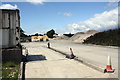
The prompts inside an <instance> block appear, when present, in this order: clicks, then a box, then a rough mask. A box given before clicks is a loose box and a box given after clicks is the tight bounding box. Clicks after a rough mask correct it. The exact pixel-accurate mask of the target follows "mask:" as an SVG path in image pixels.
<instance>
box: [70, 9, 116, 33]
mask: <svg viewBox="0 0 120 80" xmlns="http://www.w3.org/2000/svg"><path fill="white" fill-rule="evenodd" d="M117 27H118V8H115V9H113V10H110V11H105V12H103V13H99V14H95V15H94V17H92V18H89V19H87V20H85V21H81V22H78V23H73V24H68V31H69V32H71V33H76V32H84V31H87V30H98V31H104V30H108V29H114V28H117Z"/></svg>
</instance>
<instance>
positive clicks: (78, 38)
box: [69, 30, 98, 42]
mask: <svg viewBox="0 0 120 80" xmlns="http://www.w3.org/2000/svg"><path fill="white" fill-rule="evenodd" d="M96 33H98V31H96V30H89V31H87V32H85V33H84V32H78V33H76V34H74V35H73V36H72V37H71V38H70V39H69V40H71V41H74V42H83V41H84V40H86V39H87V38H88V37H90V36H91V35H94V34H96Z"/></svg>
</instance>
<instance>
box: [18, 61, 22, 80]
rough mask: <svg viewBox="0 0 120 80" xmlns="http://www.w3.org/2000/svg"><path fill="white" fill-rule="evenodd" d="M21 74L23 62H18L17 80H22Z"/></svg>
mask: <svg viewBox="0 0 120 80" xmlns="http://www.w3.org/2000/svg"><path fill="white" fill-rule="evenodd" d="M22 74H23V62H21V63H20V69H19V74H18V80H22Z"/></svg>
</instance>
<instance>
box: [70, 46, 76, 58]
mask: <svg viewBox="0 0 120 80" xmlns="http://www.w3.org/2000/svg"><path fill="white" fill-rule="evenodd" d="M70 51H71V54H70V59H73V58H74V57H75V55H74V54H73V51H72V48H70Z"/></svg>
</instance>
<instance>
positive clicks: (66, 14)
mask: <svg viewBox="0 0 120 80" xmlns="http://www.w3.org/2000/svg"><path fill="white" fill-rule="evenodd" d="M64 16H68V17H69V16H72V13H70V12H66V13H64Z"/></svg>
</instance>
